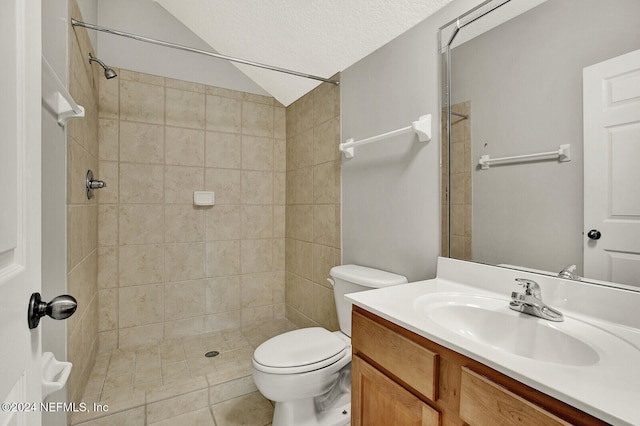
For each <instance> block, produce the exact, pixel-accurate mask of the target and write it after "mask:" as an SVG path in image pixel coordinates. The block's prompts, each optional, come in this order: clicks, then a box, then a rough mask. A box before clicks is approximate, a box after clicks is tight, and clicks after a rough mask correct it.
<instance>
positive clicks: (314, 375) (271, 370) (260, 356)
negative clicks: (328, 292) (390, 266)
mask: <svg viewBox="0 0 640 426" xmlns="http://www.w3.org/2000/svg"><path fill="white" fill-rule="evenodd" d="M330 275H331V278H330V279H328V281H329V282H330V283H331V284H332V285H333V292H334V296H335V302H336V311H337V313H338V322H339V323H340V331H335V332H331V331H328V330H326V329H324V328H321V327H310V328H303V329H299V330H294V331H289V332H287V333H283V334H280V335H278V336H275V337H272V338H271V339H269V340H267V341H266V342H264V343H262V344H261V345H260V346H258V347H257V348H256V350H255V352H254V353H253V360H252V366H253V367H252V374H253V380H254V382H255V384H256V386H257V387H258V390H259V391H260V392H261V393H262V395H264V396H265V397H266V398H268V399H270V400H272V401H274V402H275V410H274V412H273V423H272V425H273V426H342V425H348V424H349V423H350V419H351V303H350V302H348V301H347V300H345V298H344V295H345V294H348V293H355V292H358V291H364V290H370V289H374V288H381V287H388V286H392V285H398V284H404V283H406V282H407V279H406V278H405V277H403V276H401V275H397V274H392V273H390V272H385V271H380V270H377V269H372V268H366V267H364V266H358V265H341V266H336V267H334V268H332V269H331V272H330Z"/></svg>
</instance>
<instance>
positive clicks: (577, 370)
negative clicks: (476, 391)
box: [346, 258, 640, 426]
mask: <svg viewBox="0 0 640 426" xmlns="http://www.w3.org/2000/svg"><path fill="white" fill-rule="evenodd" d="M515 278H528V279H533V280H535V281H537V282H538V283H539V284H540V286H541V288H542V299H543V301H544V302H545V303H547V304H548V305H549V306H551V307H553V308H556V309H558V310H560V311H561V312H562V313H563V314H564V316H565V322H559V323H553V324H554V327H556V328H557V329H558V330H561V331H563V330H570V327H571V325H572V324H576V323H580V324H585V323H586V324H588V325H589V326H592V327H596V329H597V330H595V331H597V333H595V332H594V333H593V336H591V340H590V341H589V344H590V346H591V347H592V348H593V349H594V350H595V351H596V352H597V353H598V358H599V359H598V360H597V362H595V363H593V364H592V365H565V364H559V363H554V362H546V361H539V360H534V359H530V358H527V357H523V356H519V355H514V354H512V353H509V352H507V351H504V350H501V349H498V348H496V347H493V346H490V345H488V344H486V343H483V342H480V341H478V340H475V339H471V338H468V337H464V336H463V335H461V334H458V333H455V332H453V331H451V330H450V329H448V328H446V327H443V326H441V325H439V324H438V323H437V322H434V321H433V320H432V319H431V318H430V317H429V315H428V314H426V313H425V312H424V310H423V309H418V308H417V305H416V300H418V299H420V298H421V297H424V296H425V295H429V294H436V293H463V294H475V295H479V296H486V297H490V298H493V299H503V300H504V307H505V310H506V312H509V311H510V309H509V307H508V305H509V301H510V295H511V291H518V287H517V286H516V285H515V282H514V279H515ZM545 295H547V297H545ZM346 298H347V299H348V300H350V301H351V302H352V303H353V304H354V305H357V306H360V307H361V308H364V309H366V310H368V311H369V312H372V313H374V314H376V315H378V316H380V317H382V318H384V319H387V320H389V321H391V322H393V323H395V324H397V325H399V326H401V327H404V328H406V329H408V330H410V331H412V332H414V333H416V334H418V335H420V336H423V337H425V338H427V339H429V340H432V341H434V342H436V343H438V344H440V345H442V346H445V347H447V348H449V349H452V350H454V351H456V352H459V353H461V354H463V355H465V356H468V357H469V358H472V359H474V360H476V361H478V362H481V363H483V364H485V365H487V366H489V367H491V368H493V369H495V370H497V371H499V372H501V373H503V374H506V375H508V376H510V377H512V378H514V379H516V380H518V381H520V382H522V383H524V384H526V385H528V386H531V387H532V388H535V389H537V390H539V391H541V392H543V393H545V394H547V395H550V396H552V397H554V398H556V399H558V400H560V401H563V402H565V403H567V404H569V405H572V406H574V407H576V408H578V409H580V410H582V411H584V412H586V413H589V414H591V415H592V416H594V417H597V418H599V419H601V420H603V421H605V422H608V423H611V424H614V425H628V426H637V425H640V327H638V321H640V319H639V317H640V315H638V307H639V306H640V293H637V292H631V291H620V290H618V289H611V288H609V289H607V288H605V287H602V286H591V285H589V284H586V283H576V282H571V281H567V280H562V279H558V278H555V277H544V276H540V275H535V274H529V273H524V272H519V271H511V270H507V269H504V268H496V267H491V266H487V265H480V264H475V263H470V262H462V261H457V260H453V259H445V258H440V259H439V261H438V277H437V278H435V279H433V280H427V281H419V282H415V283H409V284H403V285H399V286H395V287H387V288H381V289H376V290H371V291H364V292H360V293H352V294H348V295H346ZM612 311H613V312H612ZM510 312H511V313H513V314H516V315H523V314H518V313H516V312H514V311H510ZM538 320H539V321H546V320H543V319H538ZM601 336H604V337H605V338H604V339H601ZM607 336H608V337H607ZM614 336H615V337H614ZM588 337H589V336H588ZM607 339H615V340H616V341H617V342H618V343H617V344H616V345H611V344H610V341H607ZM613 348H615V349H613Z"/></svg>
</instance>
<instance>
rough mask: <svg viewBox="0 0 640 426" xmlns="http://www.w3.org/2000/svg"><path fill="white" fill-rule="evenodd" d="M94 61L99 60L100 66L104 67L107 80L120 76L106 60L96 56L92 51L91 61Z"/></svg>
mask: <svg viewBox="0 0 640 426" xmlns="http://www.w3.org/2000/svg"><path fill="white" fill-rule="evenodd" d="M92 62H97V63H99V64H100V66H101V67H102V68H103V69H104V76H105V78H106V79H107V80H108V79H110V78H113V77H117V76H118V74H116V72H115V71H114V70H112V69H111V68H109V67H108V66H106V65H105V63H104V62H102V61H101V60H100V59H98V58H96V57H94V56H93V55H91V53H89V63H92Z"/></svg>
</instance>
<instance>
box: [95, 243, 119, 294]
mask: <svg viewBox="0 0 640 426" xmlns="http://www.w3.org/2000/svg"><path fill="white" fill-rule="evenodd" d="M117 286H118V247H99V248H98V288H100V289H106V288H112V287H117Z"/></svg>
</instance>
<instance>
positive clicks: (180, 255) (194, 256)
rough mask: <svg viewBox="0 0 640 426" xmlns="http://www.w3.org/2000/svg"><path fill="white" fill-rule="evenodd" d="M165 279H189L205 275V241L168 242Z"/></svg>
mask: <svg viewBox="0 0 640 426" xmlns="http://www.w3.org/2000/svg"><path fill="white" fill-rule="evenodd" d="M164 274H165V281H167V282H175V281H187V280H196V279H200V278H204V277H205V243H181V244H166V245H165V248H164Z"/></svg>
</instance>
